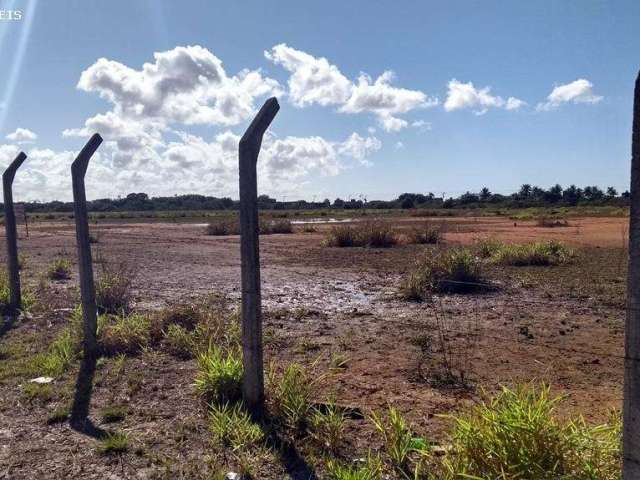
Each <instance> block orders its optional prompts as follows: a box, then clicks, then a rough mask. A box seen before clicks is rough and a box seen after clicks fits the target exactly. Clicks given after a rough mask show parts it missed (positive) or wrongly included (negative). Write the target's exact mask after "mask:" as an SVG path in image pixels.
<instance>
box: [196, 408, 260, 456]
mask: <svg viewBox="0 0 640 480" xmlns="http://www.w3.org/2000/svg"><path fill="white" fill-rule="evenodd" d="M209 429H210V430H211V433H213V436H214V438H215V440H216V441H218V442H219V443H221V444H222V445H224V446H229V447H231V448H232V449H233V450H234V451H236V450H241V449H245V448H249V447H252V446H255V445H257V444H258V443H259V442H260V441H262V439H263V438H264V433H263V432H262V429H261V428H260V426H259V425H257V424H256V423H254V422H253V421H252V420H251V417H250V416H249V414H248V413H247V412H246V411H245V410H244V408H243V407H242V405H241V404H240V403H236V404H235V405H230V404H229V403H225V404H222V405H216V404H212V405H211V409H210V411H209Z"/></svg>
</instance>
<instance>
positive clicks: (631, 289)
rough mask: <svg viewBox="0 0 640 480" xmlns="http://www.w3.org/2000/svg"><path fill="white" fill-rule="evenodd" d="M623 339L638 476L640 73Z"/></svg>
mask: <svg viewBox="0 0 640 480" xmlns="http://www.w3.org/2000/svg"><path fill="white" fill-rule="evenodd" d="M627 282H628V283H627V321H626V325H625V339H624V348H625V356H624V405H623V434H622V453H623V457H622V478H623V479H624V480H631V479H637V478H640V72H639V73H638V78H637V79H636V88H635V95H634V101H633V129H632V134H631V213H630V226H629V277H628V280H627Z"/></svg>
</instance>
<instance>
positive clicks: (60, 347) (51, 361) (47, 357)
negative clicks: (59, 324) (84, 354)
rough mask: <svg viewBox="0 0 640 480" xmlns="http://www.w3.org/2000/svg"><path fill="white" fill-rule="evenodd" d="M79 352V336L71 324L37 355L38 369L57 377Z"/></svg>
mask: <svg viewBox="0 0 640 480" xmlns="http://www.w3.org/2000/svg"><path fill="white" fill-rule="evenodd" d="M79 352H80V337H79V336H78V333H77V329H76V328H75V327H74V326H73V325H71V326H68V327H66V328H65V329H63V330H62V332H60V334H59V335H58V336H57V337H56V339H55V340H54V341H53V342H52V343H51V345H49V348H48V350H47V352H46V353H45V354H43V355H41V356H40V357H38V361H37V364H38V367H37V368H38V369H39V371H41V372H42V373H43V374H45V375H48V376H52V377H57V376H60V375H62V374H63V373H64V372H65V371H66V370H67V369H68V368H69V367H70V366H71V364H72V363H73V362H74V361H75V360H76V359H77V357H78V354H79Z"/></svg>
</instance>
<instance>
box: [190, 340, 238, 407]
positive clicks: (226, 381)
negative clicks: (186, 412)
mask: <svg viewBox="0 0 640 480" xmlns="http://www.w3.org/2000/svg"><path fill="white" fill-rule="evenodd" d="M197 360H198V373H197V375H196V380H195V386H196V389H197V390H198V392H199V393H200V395H202V397H203V398H204V399H205V400H206V401H207V402H213V401H215V402H218V403H225V402H235V401H237V400H239V399H240V397H241V389H240V386H241V382H242V372H243V369H242V359H241V357H240V353H239V352H238V351H237V350H235V349H230V350H229V351H228V352H227V354H226V355H225V354H224V353H223V351H222V349H221V348H220V347H218V346H216V345H213V344H212V343H209V347H208V348H207V350H205V351H202V352H200V353H198V355H197Z"/></svg>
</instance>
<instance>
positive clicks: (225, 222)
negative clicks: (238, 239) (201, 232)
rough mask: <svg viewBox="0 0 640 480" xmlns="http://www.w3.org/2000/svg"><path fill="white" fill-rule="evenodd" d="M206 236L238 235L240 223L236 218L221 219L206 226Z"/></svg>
mask: <svg viewBox="0 0 640 480" xmlns="http://www.w3.org/2000/svg"><path fill="white" fill-rule="evenodd" d="M206 234H207V235H214V236H222V235H238V234H240V223H239V220H238V219H237V218H223V219H221V220H217V221H216V222H211V223H209V224H208V225H207V229H206Z"/></svg>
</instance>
